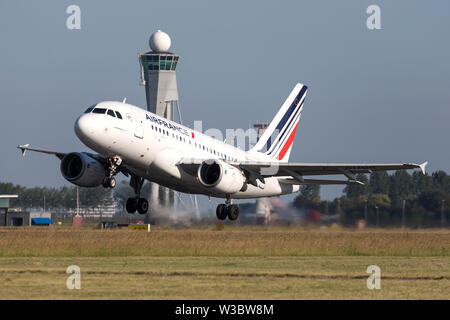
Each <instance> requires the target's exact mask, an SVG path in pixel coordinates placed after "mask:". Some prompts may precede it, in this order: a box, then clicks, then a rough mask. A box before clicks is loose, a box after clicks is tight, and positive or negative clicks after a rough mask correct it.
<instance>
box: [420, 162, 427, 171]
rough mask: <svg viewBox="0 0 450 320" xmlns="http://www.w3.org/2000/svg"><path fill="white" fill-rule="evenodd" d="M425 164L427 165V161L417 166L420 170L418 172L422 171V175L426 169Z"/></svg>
mask: <svg viewBox="0 0 450 320" xmlns="http://www.w3.org/2000/svg"><path fill="white" fill-rule="evenodd" d="M427 164H428V161H425V162H424V163H422V164H419V168H420V170H422V173H423V174H425V168H426V166H427Z"/></svg>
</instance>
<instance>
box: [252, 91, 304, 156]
mask: <svg viewBox="0 0 450 320" xmlns="http://www.w3.org/2000/svg"><path fill="white" fill-rule="evenodd" d="M307 89H308V88H307V87H306V86H304V85H302V84H297V85H296V86H295V88H294V90H292V92H291V94H290V95H289V97H288V98H287V99H286V101H285V103H284V104H283V106H282V107H281V109H280V110H279V112H278V113H277V115H276V116H275V118H274V119H273V121H272V122H271V123H270V125H269V127H268V128H267V130H266V131H265V132H264V134H263V136H262V137H261V139H260V140H259V141H258V143H257V144H256V145H255V147H254V148H253V149H254V150H255V151H257V152H261V153H264V154H267V155H269V156H271V157H273V158H275V159H277V160H281V161H287V158H288V157H289V154H290V148H291V146H292V143H293V141H294V137H295V133H296V131H297V126H298V122H299V120H300V116H301V112H302V109H303V104H304V101H305V97H306V91H307ZM285 158H286V159H285Z"/></svg>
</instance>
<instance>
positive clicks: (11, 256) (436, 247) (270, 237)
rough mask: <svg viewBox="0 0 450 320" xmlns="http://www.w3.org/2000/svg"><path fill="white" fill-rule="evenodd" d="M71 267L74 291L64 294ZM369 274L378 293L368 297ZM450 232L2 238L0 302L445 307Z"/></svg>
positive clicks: (21, 231)
mask: <svg viewBox="0 0 450 320" xmlns="http://www.w3.org/2000/svg"><path fill="white" fill-rule="evenodd" d="M69 265H78V266H79V267H80V268H81V289H80V290H68V289H67V288H66V279H67V277H68V276H69V275H68V274H66V273H65V271H66V268H67V267H68V266H69ZM369 265H377V266H379V267H380V268H381V279H382V280H381V289H380V290H369V289H367V287H366V280H367V277H368V276H369V274H367V273H366V269H367V267H368V266H369ZM449 297H450V231H448V230H431V231H430V230H428V231H425V230H423V231H411V230H388V231H386V230H362V231H360V230H357V231H356V230H345V229H332V228H331V229H330V228H329V229H303V228H298V227H296V228H293V227H292V228H290V227H285V228H282V227H277V228H263V227H226V228H225V229H224V230H216V228H215V227H214V226H209V227H196V228H191V229H170V228H167V227H158V226H153V227H152V231H151V233H147V232H145V231H130V230H93V229H90V228H81V229H72V228H65V227H51V228H48V229H47V228H17V229H15V228H3V229H0V298H1V299H30V298H31V299H43V298H45V299H91V298H98V299H109V298H114V299H448V298H449Z"/></svg>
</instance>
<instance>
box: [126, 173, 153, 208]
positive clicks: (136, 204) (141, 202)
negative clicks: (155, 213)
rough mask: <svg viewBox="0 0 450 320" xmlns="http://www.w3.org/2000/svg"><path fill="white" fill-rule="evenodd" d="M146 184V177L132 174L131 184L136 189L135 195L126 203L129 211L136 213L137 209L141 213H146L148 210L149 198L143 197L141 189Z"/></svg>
mask: <svg viewBox="0 0 450 320" xmlns="http://www.w3.org/2000/svg"><path fill="white" fill-rule="evenodd" d="M143 184H144V179H143V178H141V177H138V176H135V175H131V179H130V186H132V187H133V189H134V194H135V196H134V197H133V198H128V200H127V203H126V209H127V212H128V213H135V212H136V210H137V212H139V213H140V214H146V213H147V211H148V201H147V199H144V198H141V197H140V194H141V189H142V185H143Z"/></svg>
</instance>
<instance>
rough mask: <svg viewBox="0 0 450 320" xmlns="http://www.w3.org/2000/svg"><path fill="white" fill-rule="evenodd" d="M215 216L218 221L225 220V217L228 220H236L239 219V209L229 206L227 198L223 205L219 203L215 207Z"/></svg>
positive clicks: (229, 202) (229, 201)
mask: <svg viewBox="0 0 450 320" xmlns="http://www.w3.org/2000/svg"><path fill="white" fill-rule="evenodd" d="M216 215H217V218H218V219H219V220H225V219H226V218H227V217H228V219H230V220H236V219H237V218H238V217H239V207H238V206H237V205H235V204H231V198H230V196H227V200H226V201H225V204H223V203H221V204H219V205H218V206H217V209H216Z"/></svg>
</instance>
